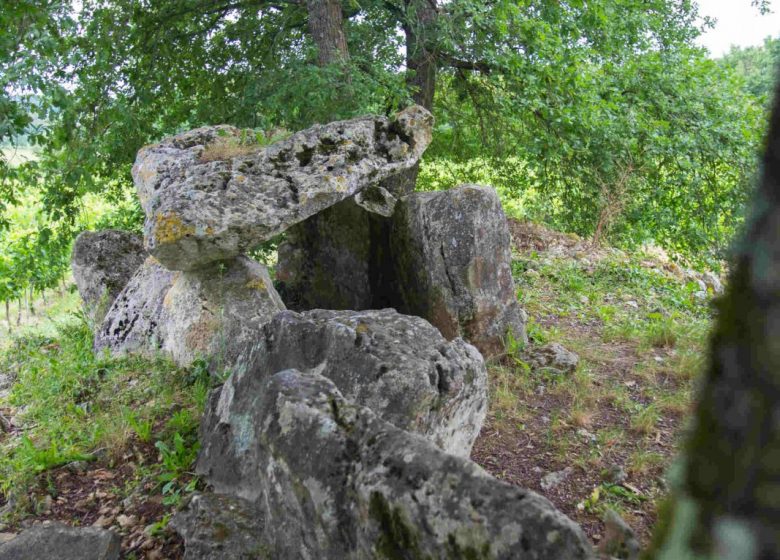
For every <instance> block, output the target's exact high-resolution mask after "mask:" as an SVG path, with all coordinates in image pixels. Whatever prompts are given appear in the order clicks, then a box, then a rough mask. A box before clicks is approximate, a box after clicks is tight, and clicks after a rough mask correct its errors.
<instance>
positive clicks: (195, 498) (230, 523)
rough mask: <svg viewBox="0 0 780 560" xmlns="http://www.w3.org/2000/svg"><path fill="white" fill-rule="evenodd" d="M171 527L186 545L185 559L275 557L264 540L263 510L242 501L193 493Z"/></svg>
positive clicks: (230, 559) (222, 496)
mask: <svg viewBox="0 0 780 560" xmlns="http://www.w3.org/2000/svg"><path fill="white" fill-rule="evenodd" d="M168 526H169V527H171V528H172V529H173V530H175V531H176V532H177V533H179V534H180V535H181V536H182V538H183V539H184V541H185V542H186V543H187V547H186V550H185V554H184V558H185V560H255V559H258V558H274V556H271V555H270V554H269V549H268V545H267V544H266V543H265V541H264V540H263V531H264V529H265V515H264V513H263V510H262V508H259V507H257V506H255V505H253V504H252V503H251V502H248V501H246V500H242V499H241V498H231V497H229V496H224V495H220V494H208V493H207V494H201V493H196V494H193V495H192V497H191V498H190V500H189V501H188V502H187V504H186V505H185V507H184V508H183V509H182V510H181V512H180V513H177V514H176V515H175V516H174V517H173V518H172V519H171V521H170V523H169V524H168Z"/></svg>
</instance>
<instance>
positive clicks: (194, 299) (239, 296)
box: [160, 256, 285, 369]
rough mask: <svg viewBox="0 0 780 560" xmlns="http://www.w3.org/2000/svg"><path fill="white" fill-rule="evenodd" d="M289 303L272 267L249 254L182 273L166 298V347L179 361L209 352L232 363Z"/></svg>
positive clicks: (219, 363) (217, 361)
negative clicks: (278, 288) (276, 283)
mask: <svg viewBox="0 0 780 560" xmlns="http://www.w3.org/2000/svg"><path fill="white" fill-rule="evenodd" d="M284 308H285V307H284V303H282V300H281V298H280V297H279V294H277V293H276V290H275V289H274V286H273V282H272V281H271V277H270V276H269V274H268V270H266V268H265V267H264V266H263V265H261V264H260V263H258V262H255V261H253V260H251V259H249V258H247V257H243V256H241V257H237V258H235V259H233V260H231V261H228V262H225V263H217V264H214V265H211V266H209V267H206V268H203V269H200V270H197V271H193V272H182V273H179V274H177V275H176V277H175V280H174V282H173V285H172V286H171V288H170V290H168V293H167V294H166V296H165V300H164V310H165V314H164V321H163V322H162V323H161V325H160V330H161V333H162V349H163V350H164V351H166V352H167V353H169V354H170V355H171V356H172V357H173V359H174V361H176V363H178V364H190V363H192V362H193V361H194V360H195V359H196V358H199V357H205V358H209V360H210V361H211V363H212V366H213V367H215V368H217V369H224V368H230V367H232V366H233V364H234V363H235V361H236V359H237V358H238V357H239V355H240V354H241V353H242V352H243V351H244V350H245V349H246V348H247V347H249V346H250V345H251V344H252V343H253V341H254V340H255V338H256V337H258V336H260V332H261V328H262V326H263V325H265V324H266V323H268V322H269V321H270V320H271V318H272V317H273V316H274V315H275V314H276V313H278V312H279V311H282V310H284Z"/></svg>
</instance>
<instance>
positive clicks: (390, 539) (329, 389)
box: [173, 370, 593, 560]
mask: <svg viewBox="0 0 780 560" xmlns="http://www.w3.org/2000/svg"><path fill="white" fill-rule="evenodd" d="M253 389H254V390H253V392H252V398H253V401H254V402H253V405H252V408H251V410H247V411H246V412H247V415H245V416H243V420H242V419H241V418H242V417H239V416H234V417H233V418H232V419H231V420H230V421H229V422H228V423H223V422H221V421H217V422H213V419H214V416H213V415H219V414H225V411H224V409H221V404H222V403H220V404H217V403H216V402H212V406H213V407H215V408H212V409H211V412H210V414H211V415H212V419H211V420H208V419H207V420H206V422H205V424H204V427H205V431H204V434H203V437H204V440H205V441H208V440H210V439H213V440H214V441H217V440H219V441H222V442H223V448H222V449H217V448H215V447H211V448H208V447H207V448H206V450H205V451H204V454H203V455H202V456H201V458H200V460H199V463H198V468H199V471H200V472H201V474H203V475H204V476H205V480H206V482H208V483H209V484H211V485H213V487H214V488H215V490H216V491H217V492H218V493H222V494H226V495H228V496H229V497H230V498H231V500H220V499H204V500H199V501H197V502H195V506H194V507H193V506H192V505H191V506H190V508H188V509H185V510H184V512H182V513H180V514H178V515H177V519H175V520H174V523H173V526H174V527H176V528H177V530H179V531H180V532H181V533H182V534H183V535H184V537H185V546H186V547H187V556H186V557H187V558H188V559H190V560H196V559H205V558H215V557H216V556H214V555H213V554H212V553H211V551H210V550H209V548H208V547H203V546H202V544H203V543H202V538H201V539H199V538H198V535H203V534H204V528H203V527H202V524H203V523H204V521H205V522H206V527H205V531H206V532H208V531H209V530H210V529H209V528H208V526H209V520H210V519H219V517H220V516H222V515H225V507H224V504H226V503H227V504H230V503H231V501H232V506H231V507H234V508H235V510H236V512H237V515H239V516H244V517H245V519H244V520H241V519H237V521H236V522H229V523H226V522H224V521H222V522H220V525H221V526H224V527H230V528H231V531H233V530H238V531H243V530H248V531H250V533H251V534H250V535H249V537H247V538H240V537H239V536H237V535H235V534H233V533H232V532H231V533H230V534H228V535H225V538H226V539H230V541H231V542H234V543H237V546H238V549H237V550H238V552H240V551H241V549H242V547H243V546H244V544H245V543H250V544H251V545H253V546H255V547H257V550H262V553H263V554H264V555H265V557H268V558H287V559H291V560H295V559H304V558H305V559H309V558H333V559H335V558H350V559H366V560H368V559H375V558H432V559H442V560H444V559H451V558H485V559H507V560H508V559H518V558H528V559H537V560H559V559H567V560H584V559H592V558H593V551H592V549H591V546H590V544H589V543H588V541H587V538H586V537H585V535H584V534H583V532H582V530H581V529H580V528H579V527H578V526H577V525H576V524H575V523H574V522H572V521H571V520H570V519H568V518H567V517H566V516H564V515H563V514H562V513H560V512H559V511H558V510H556V509H555V508H554V506H553V505H552V504H551V503H550V502H548V501H547V500H546V499H545V498H543V497H541V496H539V495H537V494H535V493H534V492H531V491H529V490H524V489H521V488H517V487H514V486H510V485H509V484H506V483H504V482H501V481H498V480H496V479H494V478H492V477H491V476H489V475H488V474H487V473H485V472H484V471H483V470H482V469H481V468H480V467H479V466H477V465H476V464H475V463H473V462H471V461H469V460H468V459H465V458H460V457H455V456H453V455H449V454H447V453H444V452H443V451H441V450H440V449H438V448H437V447H436V446H434V445H432V444H431V443H430V442H429V441H428V440H426V439H424V438H422V437H420V436H419V435H416V434H411V433H409V432H406V431H404V430H401V429H398V428H397V427H395V426H393V425H391V424H390V423H388V422H385V421H383V420H381V419H380V418H379V417H378V416H377V415H376V414H374V413H373V412H372V411H371V410H369V409H368V408H365V407H360V406H356V405H354V404H352V403H350V402H349V401H347V400H346V399H345V398H344V397H343V396H342V395H341V393H340V392H339V391H338V389H337V388H336V385H335V384H334V383H333V382H332V381H330V380H329V379H327V378H325V377H323V376H322V375H319V374H317V373H313V372H312V373H307V374H303V373H300V372H297V371H294V370H286V371H282V372H279V373H276V374H274V375H272V376H268V377H265V378H264V379H263V380H262V381H261V382H260V383H258V384H257V386H256V387H253ZM209 508H218V509H217V510H213V511H212V513H211V514H209ZM247 515H251V520H246V516H247ZM193 523H194V524H196V526H194V527H193V528H192V529H190V530H187V529H184V530H182V527H186V526H187V525H188V524H193ZM199 526H200V527H201V528H199ZM241 526H243V527H244V529H242V528H241ZM199 541H200V542H199ZM190 543H193V544H194V545H196V546H193V547H192V549H191V548H190ZM199 550H205V553H204V554H200V553H199V552H198V551H199ZM235 550H236V549H234V551H227V550H225V551H223V552H224V554H225V556H224V557H225V558H239V557H241V556H240V555H239V554H236V553H235ZM191 551H192V552H191Z"/></svg>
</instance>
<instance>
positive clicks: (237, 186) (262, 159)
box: [133, 106, 433, 270]
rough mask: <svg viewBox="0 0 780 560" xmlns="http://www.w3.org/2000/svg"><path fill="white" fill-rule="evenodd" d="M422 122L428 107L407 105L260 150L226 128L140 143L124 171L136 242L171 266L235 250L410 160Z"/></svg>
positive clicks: (426, 129)
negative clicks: (140, 234)
mask: <svg viewBox="0 0 780 560" xmlns="http://www.w3.org/2000/svg"><path fill="white" fill-rule="evenodd" d="M432 125H433V117H432V116H431V114H430V113H429V112H428V111H426V110H425V109H423V108H422V107H419V106H412V107H409V108H408V109H405V110H404V111H402V112H401V113H399V114H398V115H397V116H396V117H395V118H394V119H388V118H387V117H361V118H357V119H352V120H349V121H340V122H332V123H329V124H326V125H316V126H313V127H311V128H309V129H307V130H304V131H301V132H298V133H296V134H293V135H292V136H291V137H290V138H288V139H287V140H283V141H281V142H277V143H275V144H273V145H271V146H268V147H266V148H263V147H261V146H259V145H258V146H254V147H253V146H251V142H252V141H251V140H250V141H249V142H247V135H246V133H245V132H242V131H240V130H238V129H235V128H232V127H228V126H220V127H205V128H199V129H196V130H192V131H190V132H186V133H184V134H180V135H178V136H174V137H172V138H168V139H166V140H164V141H163V142H161V143H159V144H155V145H153V146H148V147H145V148H142V149H141V150H140V151H139V152H138V156H137V158H136V162H135V165H134V166H133V179H134V181H135V184H136V188H137V190H138V195H139V197H140V199H141V205H142V206H143V208H144V211H145V212H146V223H145V226H144V234H145V243H146V248H147V249H148V250H149V252H150V253H151V254H152V255H154V256H155V257H157V258H158V259H159V261H160V262H162V263H163V264H164V265H165V266H166V267H168V268H171V269H175V270H193V269H196V268H200V267H202V266H204V265H205V264H208V263H210V262H213V261H217V260H224V259H228V258H232V257H235V256H237V255H238V254H240V253H243V252H246V251H247V250H249V249H251V248H252V247H254V246H256V245H257V244H259V243H262V242H264V241H267V240H268V239H270V238H272V237H273V236H275V235H277V234H279V233H281V232H283V231H285V230H286V229H287V228H289V227H290V226H291V225H293V224H296V223H298V222H301V221H303V220H305V219H306V218H308V217H310V216H312V215H314V214H316V213H318V212H321V211H322V210H324V209H326V208H328V207H329V206H332V205H333V204H336V203H337V202H339V201H341V200H344V199H346V198H348V197H351V196H353V195H355V194H356V193H357V192H359V191H360V190H361V189H363V188H365V187H367V186H369V185H371V184H375V183H378V182H380V181H382V180H383V179H385V178H388V177H390V176H392V175H394V174H397V173H399V172H401V171H403V170H406V169H408V168H410V167H411V166H413V165H414V164H415V163H416V162H417V161H418V160H419V158H420V156H421V155H422V153H423V152H424V151H425V148H426V147H427V146H428V144H429V143H430V139H431V131H432ZM250 136H251V135H250ZM247 144H250V145H247Z"/></svg>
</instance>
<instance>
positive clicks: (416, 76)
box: [403, 0, 439, 112]
mask: <svg viewBox="0 0 780 560" xmlns="http://www.w3.org/2000/svg"><path fill="white" fill-rule="evenodd" d="M406 15H407V17H406V21H404V22H403V29H404V35H405V36H406V67H407V69H408V70H411V72H410V73H409V74H408V75H407V78H406V83H407V85H408V86H409V87H410V89H412V92H413V93H412V98H413V99H414V102H415V103H417V104H418V105H422V106H423V107H425V108H426V109H428V110H429V111H431V112H433V96H434V93H435V92H436V71H437V67H438V60H437V55H436V52H435V50H434V47H433V45H434V44H435V39H436V37H435V33H436V20H437V17H438V15H439V13H438V11H437V9H436V0H406Z"/></svg>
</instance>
